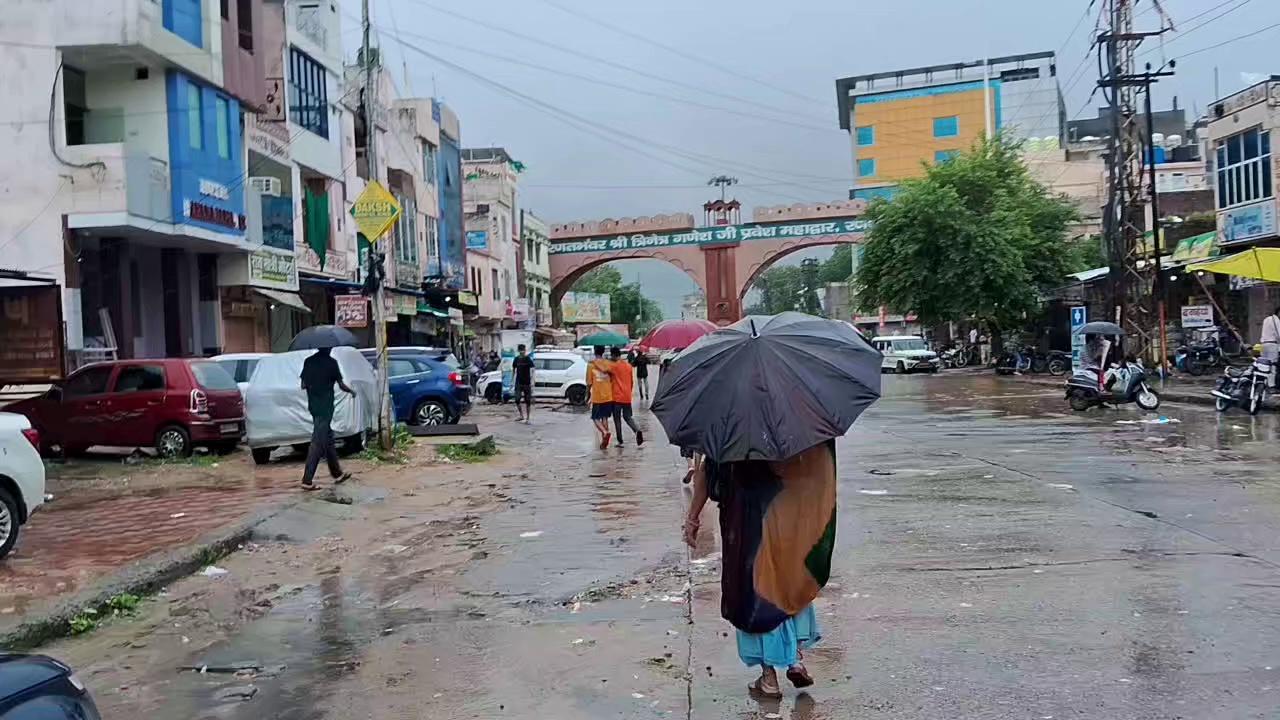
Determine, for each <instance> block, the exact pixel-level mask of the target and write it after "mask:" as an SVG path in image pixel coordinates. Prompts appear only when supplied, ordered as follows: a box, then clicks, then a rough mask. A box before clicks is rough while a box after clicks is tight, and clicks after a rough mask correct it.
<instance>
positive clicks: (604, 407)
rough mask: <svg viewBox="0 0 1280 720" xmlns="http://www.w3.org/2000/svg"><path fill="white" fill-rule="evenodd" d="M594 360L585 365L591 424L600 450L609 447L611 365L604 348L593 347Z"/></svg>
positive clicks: (611, 403)
mask: <svg viewBox="0 0 1280 720" xmlns="http://www.w3.org/2000/svg"><path fill="white" fill-rule="evenodd" d="M595 356H596V359H595V360H592V361H591V362H589V363H587V383H588V384H589V385H590V386H591V423H592V424H593V425H595V426H596V432H598V433H600V449H601V450H603V449H605V448H607V447H609V416H610V415H613V381H612V376H613V363H612V362H610V361H608V360H606V359H605V357H604V346H603V345H597V346H596V347H595Z"/></svg>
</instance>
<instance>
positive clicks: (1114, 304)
mask: <svg viewBox="0 0 1280 720" xmlns="http://www.w3.org/2000/svg"><path fill="white" fill-rule="evenodd" d="M1133 5H1134V2H1133V0H1106V6H1105V11H1106V15H1107V24H1108V27H1107V29H1106V30H1105V31H1104V32H1103V33H1102V34H1101V35H1100V36H1099V38H1098V41H1099V43H1100V44H1101V46H1102V48H1103V52H1104V53H1105V61H1106V62H1105V73H1104V75H1103V76H1102V77H1101V78H1100V79H1099V80H1098V84H1099V86H1100V87H1101V88H1102V89H1103V96H1104V97H1105V98H1106V100H1107V102H1108V104H1109V105H1110V114H1111V137H1110V140H1109V143H1108V154H1107V174H1108V183H1107V185H1108V187H1107V205H1106V209H1105V212H1104V213H1103V230H1104V232H1105V233H1106V240H1107V255H1108V258H1109V261H1110V263H1109V264H1110V274H1109V284H1110V304H1111V307H1110V311H1111V312H1109V313H1108V314H1111V313H1114V319H1115V321H1116V322H1117V323H1118V324H1120V325H1121V326H1122V327H1124V328H1125V330H1126V331H1128V332H1129V333H1131V334H1132V335H1134V336H1136V337H1137V338H1139V339H1140V342H1141V343H1142V344H1143V346H1144V348H1147V347H1149V346H1150V345H1149V344H1150V342H1151V339H1152V338H1153V337H1154V335H1153V333H1154V332H1155V331H1156V330H1157V327H1156V324H1157V322H1158V312H1153V310H1154V308H1149V307H1147V305H1148V301H1149V300H1151V299H1152V296H1153V293H1151V292H1150V290H1149V289H1148V285H1147V280H1146V278H1145V277H1144V275H1143V272H1142V270H1143V269H1144V268H1145V267H1146V265H1147V261H1146V254H1147V251H1148V249H1147V248H1146V247H1145V243H1144V242H1143V228H1144V227H1145V226H1146V224H1147V223H1146V210H1147V207H1146V203H1147V198H1146V197H1145V194H1144V192H1143V190H1144V188H1143V185H1144V177H1143V175H1144V170H1145V166H1144V164H1143V163H1144V162H1145V161H1146V160H1145V159H1144V153H1143V146H1144V144H1145V143H1144V142H1143V137H1142V130H1141V128H1140V126H1139V123H1138V109H1137V108H1138V88H1139V87H1142V86H1149V85H1150V83H1151V82H1153V80H1154V78H1156V77H1163V76H1167V75H1171V74H1172V73H1151V72H1147V73H1145V74H1143V75H1136V74H1135V73H1134V56H1135V55H1136V53H1137V49H1138V46H1139V45H1140V44H1141V43H1142V40H1143V39H1144V38H1147V37H1151V36H1155V35H1160V34H1162V33H1164V32H1165V30H1164V29H1161V30H1159V31H1157V32H1134V31H1133ZM1157 7H1158V5H1157ZM1161 14H1162V16H1163V12H1162V13H1161ZM1148 119H1150V115H1148ZM1150 160H1151V161H1152V162H1154V160H1155V156H1154V152H1153V153H1151V156H1150ZM1153 177H1154V176H1153ZM1152 192H1154V187H1153V188H1152ZM1154 224H1155V223H1154V222H1153V225H1154ZM1152 240H1153V242H1152V248H1151V251H1152V254H1153V255H1154V263H1155V268H1156V273H1155V276H1156V277H1157V278H1158V277H1159V262H1160V252H1161V248H1160V234H1159V231H1158V228H1157V229H1156V232H1154V233H1153V236H1152ZM1156 282H1159V280H1156Z"/></svg>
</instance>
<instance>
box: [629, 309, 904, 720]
mask: <svg viewBox="0 0 1280 720" xmlns="http://www.w3.org/2000/svg"><path fill="white" fill-rule="evenodd" d="M880 362H881V356H880V353H878V352H876V350H875V349H874V348H872V347H871V346H870V345H869V344H868V343H867V342H866V340H864V339H863V338H862V337H861V336H860V335H859V334H858V333H857V331H856V330H854V329H853V327H852V326H850V325H848V324H846V323H842V322H838V321H832V320H823V319H820V318H815V317H812V316H809V315H804V314H801V313H783V314H781V315H775V316H770V317H750V318H747V319H746V320H743V321H741V322H739V323H737V324H735V325H732V326H730V327H728V328H724V329H721V330H718V331H716V332H714V333H712V334H710V335H707V336H705V337H703V338H701V339H699V340H697V341H696V342H695V343H694V344H693V345H690V346H689V348H688V349H687V350H685V351H684V352H683V353H682V354H681V355H680V356H679V357H678V358H676V360H675V361H674V362H673V363H672V365H671V369H670V370H669V371H667V372H664V373H663V376H662V380H661V381H660V383H659V385H658V391H657V394H656V396H655V398H654V401H653V413H654V414H655V415H656V416H657V417H658V420H659V421H660V422H661V423H662V426H663V428H664V429H665V430H666V431H667V437H668V439H669V440H670V441H671V443H672V444H674V445H678V446H681V447H682V448H683V447H688V448H692V449H693V450H695V451H696V452H698V453H700V454H702V455H703V456H705V461H703V462H700V463H699V464H698V466H697V468H696V471H695V472H694V492H693V500H692V502H691V503H690V507H689V510H688V514H687V516H686V519H685V524H684V539H685V541H686V542H687V543H689V544H690V545H693V542H694V539H695V538H696V536H697V534H698V529H699V523H700V518H701V513H702V508H703V505H704V504H705V503H706V501H707V500H708V499H713V500H715V501H716V502H717V503H718V504H719V507H720V537H721V543H722V558H723V562H722V569H721V579H720V587H721V594H722V598H721V614H722V615H723V617H724V618H725V619H726V620H728V621H729V622H730V623H732V624H733V626H734V627H735V628H736V629H737V645H738V656H739V657H740V658H741V659H742V661H743V663H745V664H746V665H747V666H749V667H759V668H760V677H759V678H757V679H756V680H755V681H754V682H753V683H751V685H750V686H749V688H750V690H751V692H752V693H753V694H756V695H760V696H764V697H768V698H777V697H781V695H782V691H781V688H780V686H779V683H778V670H779V669H782V670H784V671H785V672H786V677H787V679H788V680H790V681H791V683H792V684H793V685H795V686H796V687H798V688H801V687H808V686H809V685H812V684H813V678H812V677H810V676H809V672H808V670H806V669H805V667H804V664H803V662H802V655H801V651H802V650H804V649H806V648H808V647H809V646H810V645H812V644H814V643H816V642H817V641H818V640H819V639H820V637H821V633H820V631H819V628H818V624H817V617H816V616H815V614H814V612H813V607H812V602H813V600H814V598H816V597H817V595H818V592H819V591H820V590H821V589H822V587H823V586H824V585H825V584H826V582H827V579H828V578H829V576H830V573H831V555H832V551H833V549H834V547H835V528H836V472H835V469H836V465H835V439H836V438H838V437H840V436H842V435H844V433H845V432H846V431H848V429H849V427H850V426H851V425H852V424H853V422H854V420H856V419H857V417H858V416H859V415H860V414H861V413H862V411H863V410H865V409H866V408H867V407H868V406H869V405H870V404H871V403H872V402H874V401H875V400H876V399H877V398H878V397H879V396H880Z"/></svg>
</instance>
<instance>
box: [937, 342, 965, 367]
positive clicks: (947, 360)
mask: <svg viewBox="0 0 1280 720" xmlns="http://www.w3.org/2000/svg"><path fill="white" fill-rule="evenodd" d="M970 352H971V351H970V349H969V348H968V347H965V346H963V345H952V346H951V347H949V348H947V349H946V350H943V351H942V354H941V355H939V356H938V357H939V359H941V360H942V366H943V367H944V368H962V367H964V366H966V365H968V364H969V362H970V360H971V358H970Z"/></svg>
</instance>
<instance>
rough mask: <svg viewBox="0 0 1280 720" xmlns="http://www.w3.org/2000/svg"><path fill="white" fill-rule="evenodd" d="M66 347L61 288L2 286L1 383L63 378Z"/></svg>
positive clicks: (15, 383)
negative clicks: (63, 334) (63, 336)
mask: <svg viewBox="0 0 1280 720" xmlns="http://www.w3.org/2000/svg"><path fill="white" fill-rule="evenodd" d="M63 351H64V347H63V339H62V290H61V288H59V287H58V286H57V285H39V286H26V285H24V286H9V287H0V385H28V384H36V383H47V382H53V381H55V380H59V379H61V378H62V374H63Z"/></svg>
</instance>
